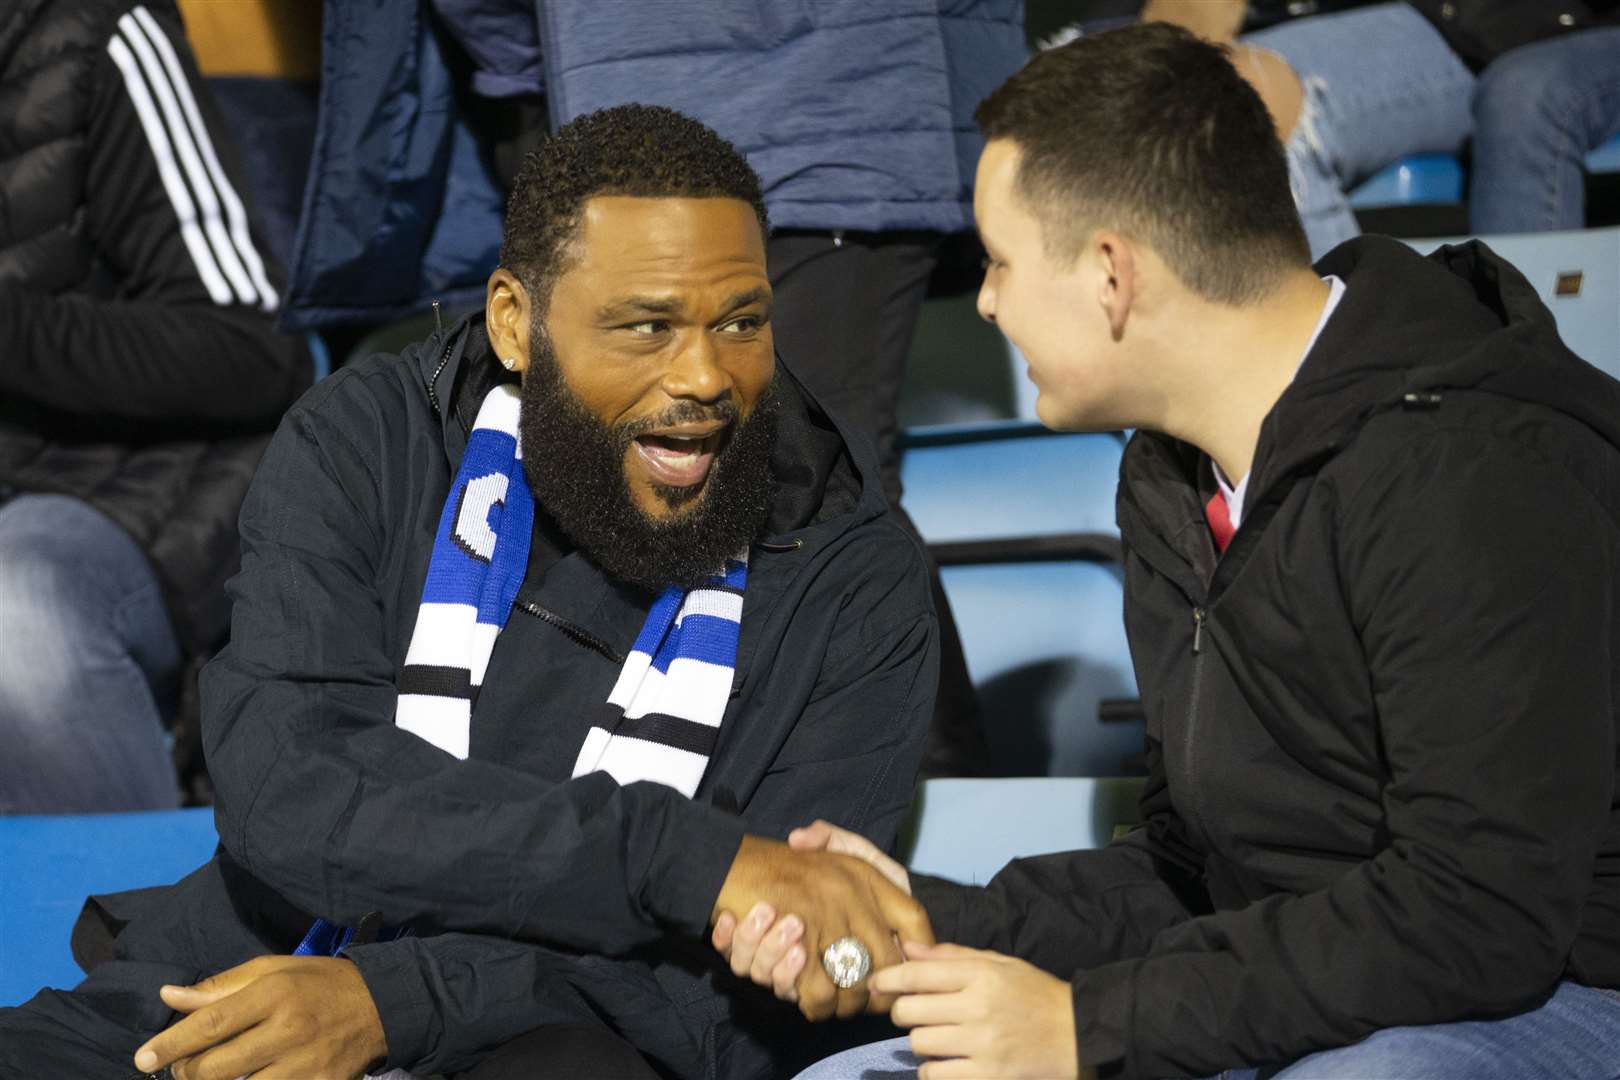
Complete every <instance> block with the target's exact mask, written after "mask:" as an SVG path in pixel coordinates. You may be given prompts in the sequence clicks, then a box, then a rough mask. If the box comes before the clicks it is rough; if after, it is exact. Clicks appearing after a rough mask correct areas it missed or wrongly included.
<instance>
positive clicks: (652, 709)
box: [0, 106, 937, 1080]
mask: <svg viewBox="0 0 1620 1080" xmlns="http://www.w3.org/2000/svg"><path fill="white" fill-rule="evenodd" d="M765 232H766V221H765V211H764V208H763V204H762V202H761V198H760V191H759V183H758V180H757V178H756V177H755V175H754V174H753V172H752V171H751V170H750V169H749V167H748V165H747V164H746V163H745V162H744V160H743V159H742V157H741V156H740V155H738V154H737V152H736V151H735V150H734V149H733V148H732V147H731V146H730V145H729V144H727V143H726V142H724V141H723V140H722V139H720V138H719V136H717V135H715V134H714V133H713V132H712V131H710V130H708V129H707V128H704V127H703V126H702V125H700V124H698V123H696V122H695V121H692V120H690V119H688V118H686V117H684V116H681V115H680V114H678V113H674V112H671V111H670V110H667V109H658V108H650V107H645V106H624V107H620V108H616V109H611V110H605V111H603V112H600V113H594V114H591V115H589V116H585V117H581V118H580V119H578V120H576V121H574V122H573V123H571V124H569V125H567V126H566V127H564V128H563V129H561V130H560V131H559V132H558V133H557V134H556V135H555V136H553V137H552V138H551V139H550V140H549V141H548V142H547V143H546V144H545V145H543V146H542V147H541V148H540V149H539V150H537V151H536V152H535V153H534V154H533V155H531V158H530V160H529V161H528V162H527V164H526V166H525V168H524V170H523V172H522V174H521V175H520V177H519V179H518V182H517V185H516V188H515V190H514V192H513V195H512V199H511V203H510V206H509V212H508V220H507V226H506V238H505V244H504V247H503V250H502V266H501V267H500V268H499V269H497V270H496V271H495V272H494V274H493V275H492V276H491V278H490V281H489V289H488V303H487V306H486V308H485V310H484V312H483V314H482V316H481V317H479V318H473V319H469V320H467V321H464V322H462V323H460V324H459V325H456V326H455V327H453V328H451V329H449V330H448V331H445V332H441V333H437V334H435V335H433V336H432V337H431V338H429V339H428V340H427V341H426V342H424V343H422V344H421V345H419V346H417V347H414V348H411V349H407V350H406V351H405V352H404V353H403V354H402V355H400V356H377V357H372V358H370V359H367V360H364V361H362V362H360V363H357V364H353V365H350V366H349V367H347V368H345V369H344V370H343V371H341V372H339V373H338V374H337V375H335V376H333V377H331V378H329V379H327V380H325V381H324V382H323V383H322V384H321V385H319V386H318V387H317V388H316V389H315V390H314V391H312V392H311V393H310V394H309V395H307V396H306V397H305V398H304V400H303V401H302V402H301V403H300V404H299V405H298V406H297V407H296V408H295V409H294V410H293V412H292V413H291V414H289V416H288V418H287V421H286V422H285V423H284V424H283V425H282V428H281V430H280V432H279V433H278V434H277V436H276V438H275V441H274V443H273V445H272V446H271V448H270V451H269V453H268V455H267V456H266V458H265V463H264V465H263V467H262V469H261V470H260V472H259V475H258V477H257V479H256V480H255V483H254V486H253V489H252V491H251V493H250V495H249V497H248V500H247V503H246V506H245V508H244V510H243V516H242V536H243V549H244V557H243V569H242V573H241V575H240V576H239V577H238V578H236V579H235V581H234V583H233V586H232V591H233V596H234V615H233V619H234V622H233V633H232V642H231V645H230V648H229V649H228V650H227V651H226V653H224V654H223V655H222V656H221V658H220V659H219V660H218V661H217V662H216V663H215V664H213V665H212V666H211V667H210V668H209V670H208V672H207V674H206V676H205V682H204V695H205V701H204V710H205V718H206V719H205V732H204V734H205V742H206V749H207V753H208V760H209V765H210V769H211V772H212V776H213V779H214V781H215V783H216V785H217V791H218V803H217V806H216V821H217V824H218V827H219V834H220V849H219V852H218V854H217V855H216V857H215V858H214V859H213V860H212V861H210V862H209V863H208V864H207V865H206V866H204V867H203V868H201V869H200V870H198V871H196V872H195V873H193V874H192V875H190V876H189V877H187V878H186V879H185V880H183V881H182V882H180V883H179V884H178V885H175V886H173V887H171V888H168V889H162V890H146V891H143V892H141V893H135V894H120V895H118V896H111V897H103V898H99V899H98V900H96V901H93V902H92V903H91V904H90V905H89V906H88V907H87V909H86V917H85V918H83V919H82V920H81V923H80V926H79V928H78V931H77V932H76V934H75V942H76V946H77V947H78V948H79V950H80V953H79V955H80V956H81V959H82V960H92V961H93V959H94V958H95V956H96V954H97V953H101V954H105V955H111V956H112V957H114V959H111V960H108V961H107V962H104V963H102V964H100V965H99V966H96V965H94V964H91V965H90V966H91V968H92V970H91V973H90V976H89V978H88V979H87V980H86V981H85V982H84V983H83V984H82V985H81V986H80V987H79V988H78V989H76V990H75V991H73V992H71V993H60V992H56V991H44V992H42V993H41V994H40V995H38V996H37V997H35V998H34V999H33V1000H32V1001H31V1002H30V1003H29V1004H28V1005H25V1006H23V1007H22V1008H21V1009H18V1010H12V1011H11V1012H10V1013H7V1014H0V1073H3V1074H4V1075H6V1076H12V1075H17V1076H35V1075H74V1076H101V1075H105V1076H115V1077H120V1078H122V1077H125V1076H127V1075H128V1073H129V1070H130V1065H131V1060H132V1058H133V1063H134V1065H135V1067H137V1068H138V1069H140V1070H141V1071H143V1072H154V1071H157V1070H160V1069H163V1068H165V1067H170V1066H172V1069H173V1073H174V1075H176V1076H179V1077H182V1078H184V1080H204V1078H211V1077H226V1078H229V1077H236V1076H240V1075H244V1074H248V1073H253V1074H254V1075H258V1076H272V1075H287V1076H314V1075H320V1076H328V1075H348V1076H352V1075H358V1074H359V1073H361V1072H362V1071H365V1070H367V1069H377V1068H382V1067H388V1068H400V1069H405V1070H409V1071H410V1072H411V1073H415V1074H428V1073H433V1074H439V1073H450V1074H463V1073H466V1072H467V1071H468V1070H471V1075H474V1076H480V1077H483V1076H491V1075H501V1074H502V1073H501V1072H500V1070H502V1069H507V1070H511V1071H512V1074H513V1075H523V1076H552V1075H555V1076H575V1075H591V1076H655V1075H660V1074H662V1075H675V1076H696V1075H708V1076H713V1075H716V1074H719V1075H725V1076H728V1077H732V1076H750V1075H782V1074H784V1073H785V1072H787V1071H790V1069H791V1064H792V1062H793V1059H794V1057H795V1055H804V1054H809V1053H813V1050H812V1049H811V1047H810V1041H809V1040H807V1039H805V1038H804V1035H805V1032H803V1031H800V1032H793V1031H792V1029H791V1025H792V1024H794V1023H796V1021H795V1019H794V1018H793V1016H794V1014H792V1013H791V1012H790V1010H788V1009H786V1008H784V1007H782V1006H780V1005H778V1004H777V1003H775V1002H773V1001H771V1000H770V999H769V997H768V996H767V995H763V994H761V993H760V992H759V991H757V990H755V989H754V988H752V987H749V986H746V985H744V984H742V983H740V982H738V981H736V980H735V979H734V978H733V977H732V976H730V974H729V973H727V972H725V971H724V969H723V968H721V967H719V966H718V965H717V964H715V963H713V962H711V961H710V960H709V959H708V958H707V957H708V955H709V954H708V951H707V950H706V949H705V948H704V946H703V944H702V941H701V936H702V935H703V934H704V932H705V930H706V928H707V927H708V926H709V925H710V923H711V921H712V920H713V919H714V918H716V917H717V916H718V915H719V914H721V913H723V912H729V913H731V914H733V915H735V914H740V913H745V912H747V911H749V910H750V909H751V907H752V906H753V905H754V904H755V902H756V901H759V900H762V899H763V900H766V901H769V900H770V899H771V898H772V896H773V895H779V894H778V893H774V892H773V890H774V889H779V888H782V887H791V888H792V889H793V890H794V892H793V894H792V895H793V896H795V897H798V896H801V895H803V894H804V893H805V892H809V893H811V894H816V893H818V891H819V890H822V888H823V887H822V886H821V885H820V884H818V882H819V881H821V880H823V879H824V880H826V881H827V882H829V883H831V884H832V885H836V886H837V888H838V889H840V890H844V889H849V888H852V887H853V888H856V889H857V890H862V891H864V892H865V893H867V894H868V895H872V896H875V897H877V899H878V904H877V907H878V909H879V910H881V911H883V912H884V913H885V914H884V916H883V917H882V918H877V919H874V918H869V917H867V916H866V915H864V914H859V913H858V914H857V916H856V917H855V918H854V919H845V918H844V917H843V916H842V915H841V914H840V913H839V912H837V911H835V910H831V909H829V910H827V911H825V912H817V913H815V917H816V919H817V925H818V926H819V925H821V924H822V923H823V922H825V923H827V924H828V925H829V926H830V927H831V929H830V930H829V934H830V936H829V940H828V942H826V943H822V944H823V945H825V944H830V943H832V942H833V941H834V940H835V939H838V938H841V937H843V936H847V935H854V936H857V937H859V938H861V939H862V940H864V941H866V942H869V943H871V946H872V949H871V951H872V953H873V957H872V960H873V962H874V963H876V964H879V965H881V964H883V963H892V962H896V961H898V960H899V959H900V957H899V954H898V952H897V951H896V949H895V947H894V946H893V945H891V944H888V943H889V942H891V941H892V936H891V934H890V932H889V931H890V930H891V925H885V924H883V919H885V918H886V919H888V920H889V922H890V923H891V924H892V929H894V930H903V931H905V933H906V936H908V937H909V936H912V935H923V936H926V935H927V932H928V931H927V923H926V919H925V918H923V917H921V915H920V910H921V909H920V908H919V907H917V906H916V905H915V904H914V903H913V902H912V901H910V900H909V898H907V897H905V896H904V894H903V893H901V892H900V891H899V890H897V889H895V888H894V887H893V886H891V885H889V884H888V883H887V882H886V881H885V880H884V879H882V877H881V876H880V875H879V874H878V873H877V872H876V871H874V870H871V869H870V868H869V867H867V866H866V865H865V864H864V863H862V862H860V861H858V860H854V859H850V858H848V857H845V856H840V855H827V856H826V857H825V859H824V861H823V862H822V863H821V864H820V865H818V866H816V867H814V868H812V870H811V871H810V872H809V873H808V874H805V873H802V872H801V871H800V870H799V869H798V865H799V864H798V863H797V862H793V863H790V864H789V865H788V869H787V870H786V871H785V876H784V871H782V870H780V869H778V867H779V866H781V865H782V864H784V863H786V862H787V860H784V859H783V858H782V857H781V852H782V851H783V850H785V849H784V848H783V846H782V845H781V844H780V843H779V842H778V841H775V840H771V839H767V838H768V837H772V836H781V835H783V834H785V833H786V832H787V830H788V829H789V828H791V827H792V826H794V825H796V824H799V823H801V822H803V821H806V820H810V819H812V818H815V817H827V818H830V819H832V820H836V821H838V822H840V823H842V824H844V825H846V826H847V827H849V828H852V829H858V830H861V831H863V832H865V833H868V834H870V835H874V836H877V837H879V838H880V840H881V842H888V841H889V840H891V839H892V838H893V836H894V834H895V830H896V827H897V825H898V823H899V821H900V819H901V817H902V816H903V814H904V813H905V811H906V807H907V805H908V803H909V801H910V795H911V784H912V778H913V775H914V773H915V770H916V766H917V762H918V758H919V756H920V754H921V750H922V739H923V735H924V732H925V729H926V727H927V721H928V717H929V715H930V710H931V708H932V697H933V687H934V683H935V675H936V651H937V650H936V645H935V633H936V630H935V622H934V616H933V613H932V609H931V606H930V601H929V593H928V583H927V577H926V575H925V571H924V566H923V560H922V557H921V555H920V553H919V551H918V550H917V548H916V546H915V544H914V543H913V542H912V541H911V540H910V539H909V538H908V536H907V534H906V533H905V532H904V531H903V530H902V529H901V528H900V527H899V526H897V525H896V524H895V523H894V519H893V517H892V516H891V515H890V514H889V512H888V510H887V509H886V501H885V499H884V497H883V492H882V488H881V485H880V483H879V481H878V473H877V469H876V466H875V462H874V460H873V457H872V452H871V450H870V448H868V447H866V446H864V445H861V444H858V443H855V442H851V441H849V440H847V439H846V438H845V437H844V435H843V434H842V432H841V429H840V427H839V425H838V424H837V423H836V422H835V421H834V420H833V419H832V418H830V417H829V416H828V415H827V414H826V413H825V412H824V411H823V410H822V409H821V408H820V407H819V406H818V405H817V404H816V403H815V401H814V400H812V399H811V398H810V397H809V396H808V395H807V394H806V393H805V391H804V390H803V388H802V387H801V386H800V384H799V383H798V382H797V381H796V380H795V379H794V378H793V376H792V375H791V374H790V373H789V372H788V371H787V369H786V368H785V367H783V366H781V365H779V364H778V363H776V361H775V358H774V351H773V344H772V336H771V328H770V312H771V289H770V284H769V281H768V278H767V276H766V268H765V256H764V250H765V247H764V241H765ZM826 891H827V895H829V896H834V895H841V893H839V892H837V891H835V890H832V889H830V888H829V889H827V890H826ZM885 905H887V906H885ZM796 910H799V911H803V910H804V908H803V907H802V905H801V906H799V907H796ZM293 953H296V955H288V954H293ZM199 979H202V980H203V981H202V982H200V983H199V982H198V980H199ZM817 986H818V987H819V992H821V993H823V994H824V996H825V1000H826V1007H827V1009H828V1010H829V1011H830V1010H836V1011H837V1012H838V1013H839V1014H840V1015H850V1014H852V1013H855V1012H858V1011H860V1010H861V1009H862V1008H863V1007H866V1006H867V1004H868V1003H867V997H866V993H865V991H864V990H861V989H855V990H851V991H845V992H842V993H840V992H837V991H836V990H835V989H834V987H833V985H832V983H831V981H830V980H829V981H826V982H824V983H819V984H817ZM811 992H812V993H815V992H817V990H816V989H815V988H812V990H811ZM877 1004H878V1005H881V1002H879V1003H877ZM178 1014H185V1015H184V1016H183V1017H180V1016H179V1015H178ZM525 1033H529V1034H527V1035H526V1034H525Z"/></svg>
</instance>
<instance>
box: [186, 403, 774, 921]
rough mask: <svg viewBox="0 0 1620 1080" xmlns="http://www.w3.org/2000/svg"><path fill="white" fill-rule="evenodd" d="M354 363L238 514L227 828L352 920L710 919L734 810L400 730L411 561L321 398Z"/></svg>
mask: <svg viewBox="0 0 1620 1080" xmlns="http://www.w3.org/2000/svg"><path fill="white" fill-rule="evenodd" d="M350 374H351V373H350V372H349V371H343V372H339V373H337V374H336V375H334V376H332V377H331V378H329V379H327V380H325V381H323V382H322V383H321V384H320V385H319V386H318V387H316V389H315V390H314V391H312V392H311V394H310V395H309V397H308V398H307V399H306V403H305V404H301V405H300V406H298V407H297V408H295V409H294V410H293V412H292V413H290V414H289V416H288V418H287V420H286V421H285V422H284V423H283V425H282V428H281V430H280V431H279V432H278V433H277V434H276V436H275V438H274V439H273V440H272V442H271V446H270V449H269V451H268V452H267V454H266V456H265V460H264V463H263V465H262V466H261V467H260V470H259V473H258V475H257V477H256V479H255V481H254V484H253V486H252V488H251V489H250V490H249V493H248V497H247V500H246V502H245V504H244V506H243V509H242V518H241V533H242V570H241V573H240V574H239V575H238V576H237V577H236V578H235V579H233V581H232V583H231V592H232V594H233V598H234V608H233V612H232V633H231V644H230V645H229V646H228V647H227V649H226V650H225V651H224V652H223V653H222V654H221V655H220V657H219V658H218V659H217V660H216V661H215V662H214V663H212V664H211V665H209V667H208V668H207V669H206V671H205V672H204V676H203V695H204V700H203V713H204V726H203V739H204V746H205V750H206V753H207V756H208V762H209V767H210V773H211V775H212V776H213V778H214V782H215V785H216V795H217V798H216V804H215V819H216V823H217V825H218V829H219V833H220V842H221V844H222V845H223V846H224V847H225V848H226V850H228V851H229V852H230V854H231V855H232V856H233V857H234V858H235V859H236V860H237V861H238V862H239V863H241V864H242V865H243V866H244V867H246V868H247V869H248V870H249V871H251V872H252V873H253V874H254V875H255V876H256V877H258V878H259V880H261V881H263V882H264V883H265V884H267V885H268V886H269V887H270V888H272V889H274V890H276V891H277V892H278V893H280V894H281V895H282V896H284V897H286V898H287V899H288V900H289V901H291V902H292V903H294V904H296V905H297V906H299V907H300V908H302V909H303V910H305V911H308V912H312V913H315V914H319V915H321V916H324V917H326V918H328V919H332V920H335V921H337V922H340V923H346V924H348V925H353V924H354V923H355V922H356V921H358V920H359V919H360V918H361V917H362V916H364V915H365V914H367V913H368V912H377V913H378V914H379V915H380V916H381V917H382V919H383V921H384V922H385V923H386V924H389V925H397V924H410V925H411V926H413V927H414V928H415V929H416V930H417V931H418V932H419V933H424V934H428V933H434V932H437V931H442V930H465V931H475V932H483V933H489V934H493V935H496V936H499V937H508V938H530V939H538V940H545V941H548V942H551V943H555V944H560V945H564V946H569V947H573V948H579V949H585V950H590V951H596V952H603V953H618V952H623V951H625V950H628V949H630V948H631V947H633V946H635V945H637V944H639V943H643V942H646V941H650V940H653V939H655V938H657V937H658V936H660V935H661V934H662V933H664V932H665V931H666V930H675V931H681V932H685V933H687V934H691V935H698V934H701V933H702V932H703V931H704V929H705V928H706V927H707V925H708V918H709V913H710V909H711V907H712V905H713V901H714V897H715V896H716V894H717V893H718V892H719V889H720V885H721V883H722V881H723V880H724V878H725V873H726V871H727V870H728V869H729V867H730V864H731V859H732V858H733V856H734V855H735V854H736V849H737V846H738V845H739V843H740V842H741V837H742V824H741V822H740V821H739V820H738V819H737V818H736V817H734V816H732V815H730V814H725V813H721V812H720V811H718V810H716V809H714V808H713V807H710V806H707V805H703V804H699V803H695V802H692V801H690V800H687V799H685V798H682V797H681V796H680V795H679V793H677V792H676V791H674V790H673V789H672V788H668V787H665V786H663V785H660V784H653V783H637V784H630V785H626V786H624V787H620V786H619V785H617V784H616V783H614V781H613V780H612V779H611V778H610V777H608V776H606V775H605V774H604V775H592V776H586V777H581V778H579V779H577V780H571V781H567V782H564V783H561V784H553V783H549V782H546V781H543V780H541V779H539V778H537V777H534V776H531V775H529V774H527V773H525V772H522V771H519V770H517V769H512V768H508V767H505V766H503V765H501V764H499V763H495V762H489V761H478V760H469V761H458V760H456V759H455V758H453V757H452V756H450V755H449V754H446V753H444V752H443V751H441V750H439V749H437V748H435V747H433V746H431V745H430V744H429V743H427V742H426V741H424V740H422V739H420V738H418V737H416V736H415V735H412V734H410V733H409V732H406V731H402V730H400V729H398V728H396V727H395V726H394V724H393V716H394V706H395V697H396V689H395V685H394V676H395V669H394V662H393V660H392V658H391V656H390V655H389V654H388V653H387V652H386V651H385V647H384V644H383V643H384V642H385V641H386V640H387V638H388V633H387V630H386V628H385V625H384V617H383V608H382V602H381V600H380V598H379V595H378V592H377V588H376V586H375V584H374V583H375V582H376V581H377V580H378V579H379V578H380V577H386V576H388V575H389V574H390V573H396V572H397V570H389V569H386V568H385V567H384V566H383V565H382V563H381V559H382V555H381V552H382V551H383V544H382V543H381V539H380V537H379V535H378V532H377V530H378V529H379V528H380V527H381V526H382V523H383V522H384V521H385V519H386V513H385V511H384V510H383V508H382V506H381V505H380V504H379V503H380V501H379V496H378V490H377V486H376V480H375V474H374V473H373V472H372V470H371V469H370V468H369V467H368V466H367V464H366V461H365V454H364V452H363V451H361V450H360V449H359V448H358V447H356V445H355V444H354V443H353V442H351V440H350V439H349V438H348V437H347V436H346V435H345V434H344V433H343V432H342V431H341V430H340V429H339V428H338V426H337V421H336V420H335V419H333V418H332V417H330V416H327V415H325V414H323V413H321V412H320V408H319V406H320V403H321V402H322V401H323V400H324V399H325V398H326V396H327V395H330V394H333V393H336V392H338V391H345V388H348V384H349V383H350V382H351V381H352V380H351V379H350V378H349V376H350ZM350 389H352V388H350ZM345 392H346V391H345Z"/></svg>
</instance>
